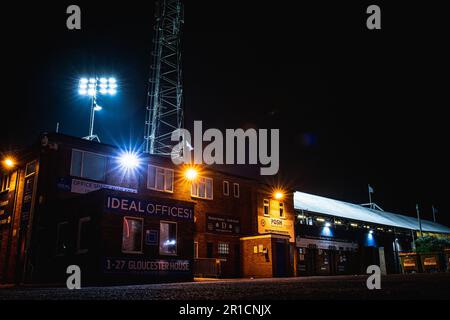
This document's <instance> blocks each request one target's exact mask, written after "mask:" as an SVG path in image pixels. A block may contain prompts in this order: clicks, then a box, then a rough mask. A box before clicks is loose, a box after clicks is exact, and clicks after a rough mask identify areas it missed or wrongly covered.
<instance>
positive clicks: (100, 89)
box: [78, 77, 117, 142]
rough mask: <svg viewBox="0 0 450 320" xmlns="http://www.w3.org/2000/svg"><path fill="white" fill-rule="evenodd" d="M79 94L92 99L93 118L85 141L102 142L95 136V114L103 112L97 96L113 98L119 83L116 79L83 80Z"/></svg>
mask: <svg viewBox="0 0 450 320" xmlns="http://www.w3.org/2000/svg"><path fill="white" fill-rule="evenodd" d="M78 89H79V90H78V93H79V94H80V95H82V96H86V95H87V96H89V97H90V99H91V116H90V119H89V135H88V136H86V137H84V138H83V139H86V140H90V141H93V140H96V141H98V142H100V139H99V138H98V136H97V135H96V134H94V119H95V112H96V111H100V110H102V107H100V106H99V105H98V104H97V95H98V94H99V93H100V94H103V95H106V94H109V95H111V96H113V95H115V94H116V93H117V83H116V79H115V78H109V79H107V78H104V77H102V78H90V79H87V78H81V79H80V83H79V86H78Z"/></svg>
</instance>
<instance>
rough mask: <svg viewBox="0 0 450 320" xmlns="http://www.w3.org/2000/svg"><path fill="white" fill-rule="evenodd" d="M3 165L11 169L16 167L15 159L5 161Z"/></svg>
mask: <svg viewBox="0 0 450 320" xmlns="http://www.w3.org/2000/svg"><path fill="white" fill-rule="evenodd" d="M3 165H4V166H5V168H7V169H11V168H13V167H14V166H15V163H14V160H13V159H11V158H9V157H8V158H6V159H5V160H3Z"/></svg>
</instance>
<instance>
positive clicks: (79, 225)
mask: <svg viewBox="0 0 450 320" xmlns="http://www.w3.org/2000/svg"><path fill="white" fill-rule="evenodd" d="M91 221H92V219H91V217H83V218H80V219H79V220H78V237H77V254H84V253H87V252H88V251H89V249H87V248H83V249H81V248H80V245H81V225H82V224H83V223H86V222H91Z"/></svg>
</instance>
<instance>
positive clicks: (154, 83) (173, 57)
mask: <svg viewBox="0 0 450 320" xmlns="http://www.w3.org/2000/svg"><path fill="white" fill-rule="evenodd" d="M155 18H156V23H155V27H154V39H153V45H154V49H153V53H152V55H153V64H152V68H151V78H150V81H149V82H150V83H149V92H148V102H147V111H146V116H145V136H144V139H145V141H144V142H145V145H144V152H146V153H151V154H158V155H169V154H170V153H171V151H172V147H173V145H175V144H176V142H172V141H171V140H170V137H171V134H172V132H173V131H174V130H176V129H180V128H182V126H183V106H182V103H183V86H182V70H181V28H182V25H183V23H184V10H183V5H182V3H181V0H159V1H157V2H156V13H155Z"/></svg>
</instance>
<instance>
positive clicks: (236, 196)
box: [233, 183, 240, 198]
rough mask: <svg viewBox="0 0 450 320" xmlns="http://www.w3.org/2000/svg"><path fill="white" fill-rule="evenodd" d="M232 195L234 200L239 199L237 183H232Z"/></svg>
mask: <svg viewBox="0 0 450 320" xmlns="http://www.w3.org/2000/svg"><path fill="white" fill-rule="evenodd" d="M233 194H234V197H235V198H239V197H240V190H239V183H233Z"/></svg>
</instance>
